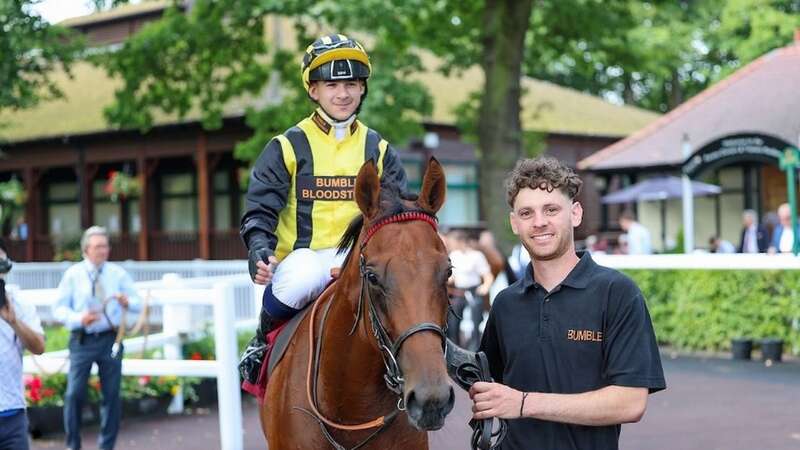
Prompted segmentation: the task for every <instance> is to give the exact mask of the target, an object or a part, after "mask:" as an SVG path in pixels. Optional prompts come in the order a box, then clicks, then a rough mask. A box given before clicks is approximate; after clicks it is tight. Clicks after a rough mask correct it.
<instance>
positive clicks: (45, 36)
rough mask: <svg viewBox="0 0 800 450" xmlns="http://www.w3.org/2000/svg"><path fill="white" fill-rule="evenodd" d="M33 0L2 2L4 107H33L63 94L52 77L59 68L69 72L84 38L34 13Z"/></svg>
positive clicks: (0, 102) (0, 93)
mask: <svg viewBox="0 0 800 450" xmlns="http://www.w3.org/2000/svg"><path fill="white" fill-rule="evenodd" d="M32 3H33V2H32V1H30V0H3V1H2V2H0V30H2V31H3V32H2V33H0V55H2V57H0V110H3V109H10V110H11V111H14V110H18V109H23V108H30V107H32V106H35V105H36V104H37V103H39V102H40V101H42V100H48V99H52V98H58V97H59V96H61V95H62V93H61V91H60V90H59V89H58V86H56V84H55V83H54V82H53V81H52V80H51V78H50V76H51V73H52V72H53V71H54V70H55V69H59V68H61V69H64V70H66V71H67V73H69V68H70V65H71V64H72V62H73V61H74V60H75V59H76V57H77V56H78V53H79V51H80V50H81V49H82V46H83V40H81V39H77V38H76V37H75V36H74V34H73V33H72V32H70V31H69V30H67V29H65V28H63V27H59V26H53V25H50V24H48V23H47V22H46V21H45V20H44V19H42V18H41V17H39V16H38V15H36V14H34V13H31V4H32Z"/></svg>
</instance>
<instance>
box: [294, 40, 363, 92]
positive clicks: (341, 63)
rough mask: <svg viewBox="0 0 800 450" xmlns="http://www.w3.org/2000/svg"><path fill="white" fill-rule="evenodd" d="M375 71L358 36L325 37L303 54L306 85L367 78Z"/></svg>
mask: <svg viewBox="0 0 800 450" xmlns="http://www.w3.org/2000/svg"><path fill="white" fill-rule="evenodd" d="M371 72H372V66H371V65H370V63H369V56H368V55H367V52H366V51H364V47H363V46H362V45H361V44H359V43H358V41H356V40H355V39H350V38H349V37H347V36H345V35H343V34H329V35H327V36H322V37H321V38H319V39H317V40H316V41H314V43H312V44H311V45H309V46H308V48H307V49H306V53H305V55H303V66H302V74H303V84H304V85H305V87H306V91H308V88H309V87H310V86H311V82H312V81H338V80H364V81H365V82H366V80H367V78H369V75H370V73H371Z"/></svg>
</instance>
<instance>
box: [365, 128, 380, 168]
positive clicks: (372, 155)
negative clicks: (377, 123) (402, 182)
mask: <svg viewBox="0 0 800 450" xmlns="http://www.w3.org/2000/svg"><path fill="white" fill-rule="evenodd" d="M381 139H383V138H381V135H380V134H378V132H377V131H375V130H372V129H369V128H368V129H367V142H366V143H365V144H364V162H367V161H369V160H370V159H371V160H373V161H375V165H376V166H377V165H378V161H379V160H380V158H381V149H380V147H379V144H380V143H381Z"/></svg>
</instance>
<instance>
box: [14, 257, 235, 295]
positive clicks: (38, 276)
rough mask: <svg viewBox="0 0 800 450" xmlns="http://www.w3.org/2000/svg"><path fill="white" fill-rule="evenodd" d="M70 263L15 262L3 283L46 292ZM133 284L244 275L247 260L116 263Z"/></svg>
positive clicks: (54, 284) (56, 282) (57, 280)
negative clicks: (177, 277)
mask: <svg viewBox="0 0 800 450" xmlns="http://www.w3.org/2000/svg"><path fill="white" fill-rule="evenodd" d="M72 264H75V263H73V262H68V261H65V262H49V263H16V262H15V263H14V268H13V270H11V272H10V273H9V274H8V275H7V277H6V282H7V283H10V284H16V285H18V286H19V287H21V288H22V289H49V288H54V287H56V286H58V282H59V281H61V277H62V276H63V275H64V272H65V271H66V270H67V269H68V268H69V266H71V265H72ZM115 264H119V265H120V266H122V267H123V268H124V269H125V270H126V271H128V273H129V274H130V275H131V277H132V278H133V281H152V280H160V279H161V277H162V276H164V274H165V273H177V274H178V275H180V276H181V277H183V278H204V277H217V276H223V275H239V274H246V273H247V261H245V260H238V259H237V260H226V261H206V260H202V259H195V260H191V261H115Z"/></svg>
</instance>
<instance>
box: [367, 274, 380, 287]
mask: <svg viewBox="0 0 800 450" xmlns="http://www.w3.org/2000/svg"><path fill="white" fill-rule="evenodd" d="M367 280H369V282H370V284H373V285H377V284H378V276H377V275H375V272H367Z"/></svg>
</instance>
